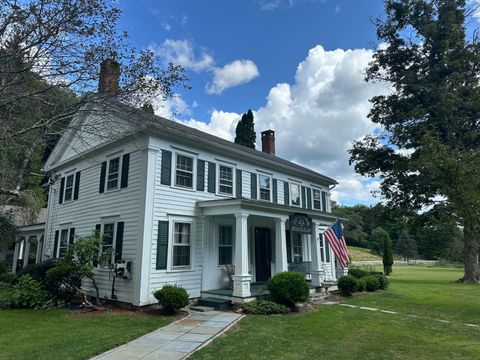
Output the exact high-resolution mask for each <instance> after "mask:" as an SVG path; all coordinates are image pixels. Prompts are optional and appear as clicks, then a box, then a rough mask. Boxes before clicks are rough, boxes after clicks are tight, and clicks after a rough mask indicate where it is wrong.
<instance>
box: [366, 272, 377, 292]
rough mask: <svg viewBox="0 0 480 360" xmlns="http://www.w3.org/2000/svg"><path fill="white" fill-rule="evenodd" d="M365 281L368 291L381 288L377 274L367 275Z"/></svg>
mask: <svg viewBox="0 0 480 360" xmlns="http://www.w3.org/2000/svg"><path fill="white" fill-rule="evenodd" d="M365 282H366V284H365V288H366V289H367V291H370V292H372V291H375V290H378V289H380V281H379V280H378V278H377V276H376V275H368V276H365Z"/></svg>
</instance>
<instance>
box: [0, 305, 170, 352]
mask: <svg viewBox="0 0 480 360" xmlns="http://www.w3.org/2000/svg"><path fill="white" fill-rule="evenodd" d="M71 314H72V312H69V311H66V310H0V329H1V330H0V331H1V333H0V358H1V359H2V360H9V359H12V360H13V359H15V360H20V359H35V360H41V359H88V358H89V357H90V356H92V355H96V354H99V353H102V352H104V351H106V350H108V349H111V348H113V347H115V346H117V345H120V344H123V343H125V342H127V341H129V340H132V339H134V338H137V337H139V336H141V335H143V334H145V333H147V332H150V331H153V330H155V329H157V328H159V327H161V326H164V325H166V324H168V323H169V322H171V321H172V320H174V319H175V318H166V317H164V316H149V315H131V314H130V315H129V314H114V313H110V314H105V315H101V316H91V317H85V316H81V317H75V316H73V317H72V316H71Z"/></svg>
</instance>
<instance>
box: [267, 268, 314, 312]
mask: <svg viewBox="0 0 480 360" xmlns="http://www.w3.org/2000/svg"><path fill="white" fill-rule="evenodd" d="M267 287H268V291H270V296H271V297H272V300H273V301H275V302H276V303H278V304H282V305H286V306H288V307H290V308H293V307H294V306H295V303H298V302H303V301H307V300H308V295H309V292H310V288H309V286H308V283H307V281H306V280H305V277H304V276H303V274H302V273H298V272H289V271H286V272H282V273H278V274H276V275H275V276H273V277H272V278H271V279H270V280H268V283H267Z"/></svg>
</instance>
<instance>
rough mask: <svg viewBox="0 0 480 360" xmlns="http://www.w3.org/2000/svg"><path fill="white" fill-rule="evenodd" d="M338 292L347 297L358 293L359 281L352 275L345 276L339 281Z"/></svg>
mask: <svg viewBox="0 0 480 360" xmlns="http://www.w3.org/2000/svg"><path fill="white" fill-rule="evenodd" d="M338 290H340V293H341V294H342V295H345V296H350V295H352V294H353V293H354V292H355V291H358V280H357V279H356V278H355V277H353V276H352V275H345V276H342V277H341V278H340V279H338Z"/></svg>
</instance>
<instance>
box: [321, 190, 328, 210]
mask: <svg viewBox="0 0 480 360" xmlns="http://www.w3.org/2000/svg"><path fill="white" fill-rule="evenodd" d="M322 211H327V193H326V192H325V191H322Z"/></svg>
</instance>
